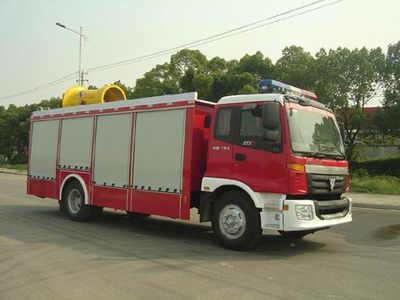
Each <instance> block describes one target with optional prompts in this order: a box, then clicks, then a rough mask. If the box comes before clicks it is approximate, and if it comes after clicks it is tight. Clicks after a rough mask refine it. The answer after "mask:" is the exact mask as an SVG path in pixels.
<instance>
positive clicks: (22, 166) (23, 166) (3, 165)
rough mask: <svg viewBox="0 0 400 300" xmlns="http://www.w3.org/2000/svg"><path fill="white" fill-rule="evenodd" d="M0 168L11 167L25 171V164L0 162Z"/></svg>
mask: <svg viewBox="0 0 400 300" xmlns="http://www.w3.org/2000/svg"><path fill="white" fill-rule="evenodd" d="M0 168H4V169H13V170H17V171H25V170H26V165H24V164H21V165H11V164H0Z"/></svg>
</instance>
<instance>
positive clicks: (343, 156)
mask: <svg viewBox="0 0 400 300" xmlns="http://www.w3.org/2000/svg"><path fill="white" fill-rule="evenodd" d="M331 144H332V146H328V145H324V144H318V146H319V149H320V150H321V151H324V150H328V151H332V150H336V151H337V152H339V155H337V154H333V153H324V154H326V155H330V156H332V157H340V158H341V159H345V158H346V154H344V153H343V152H342V151H341V149H340V148H339V147H338V146H337V145H335V144H334V143H331Z"/></svg>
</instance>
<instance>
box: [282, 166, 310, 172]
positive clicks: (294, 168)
mask: <svg viewBox="0 0 400 300" xmlns="http://www.w3.org/2000/svg"><path fill="white" fill-rule="evenodd" d="M287 168H288V169H289V170H293V171H297V172H302V173H305V171H306V169H305V166H304V165H302V164H287Z"/></svg>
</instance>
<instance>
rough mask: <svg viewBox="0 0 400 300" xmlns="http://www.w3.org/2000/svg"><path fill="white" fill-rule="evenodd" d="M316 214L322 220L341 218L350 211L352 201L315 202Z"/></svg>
mask: <svg viewBox="0 0 400 300" xmlns="http://www.w3.org/2000/svg"><path fill="white" fill-rule="evenodd" d="M314 207H315V212H316V214H317V216H318V218H320V219H323V220H324V219H331V218H335V217H337V218H340V217H343V216H345V215H346V214H347V213H348V212H349V209H350V201H349V199H347V198H342V199H340V200H328V201H327V200H325V201H317V200H314Z"/></svg>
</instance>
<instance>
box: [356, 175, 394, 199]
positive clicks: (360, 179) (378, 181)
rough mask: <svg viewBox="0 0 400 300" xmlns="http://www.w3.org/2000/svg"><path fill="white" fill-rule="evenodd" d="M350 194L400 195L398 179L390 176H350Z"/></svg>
mask: <svg viewBox="0 0 400 300" xmlns="http://www.w3.org/2000/svg"><path fill="white" fill-rule="evenodd" d="M350 192H358V193H376V194H392V195H399V194H400V178H397V177H391V176H373V177H371V176H352V177H351V180H350Z"/></svg>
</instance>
